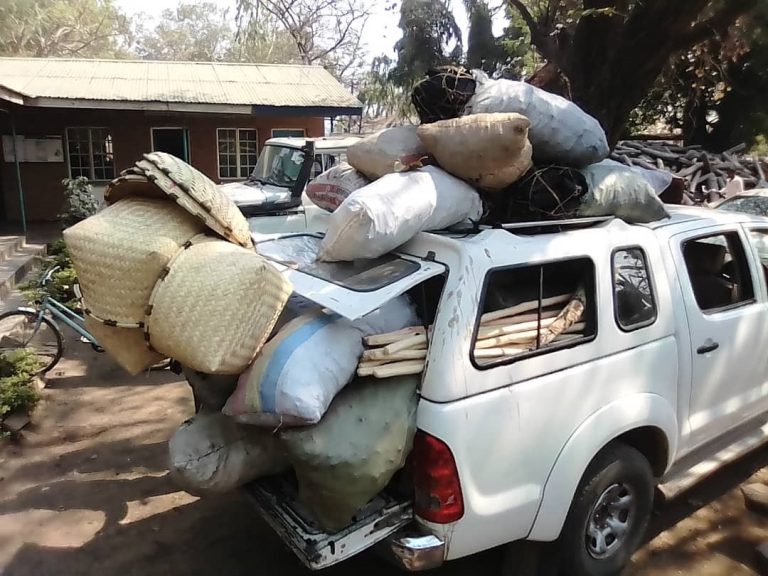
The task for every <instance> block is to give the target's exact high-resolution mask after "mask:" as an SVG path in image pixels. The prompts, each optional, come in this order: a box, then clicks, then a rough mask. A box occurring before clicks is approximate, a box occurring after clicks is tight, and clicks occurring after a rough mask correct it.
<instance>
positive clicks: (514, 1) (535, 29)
mask: <svg viewBox="0 0 768 576" xmlns="http://www.w3.org/2000/svg"><path fill="white" fill-rule="evenodd" d="M509 3H510V5H511V6H512V7H514V8H515V9H516V10H517V11H518V12H519V13H520V16H521V17H522V18H523V20H524V21H525V25H526V26H528V30H530V32H531V43H532V44H533V45H534V46H536V48H538V50H539V52H541V55H542V56H544V58H546V59H547V60H549V61H550V62H552V63H554V64H555V65H557V67H558V68H560V69H562V66H561V64H562V63H563V61H562V58H561V55H560V53H559V51H558V50H557V45H556V44H555V41H554V40H553V38H552V36H551V35H550V31H548V30H544V29H542V27H541V26H539V24H538V22H536V19H535V18H534V17H533V15H532V14H531V12H530V11H529V10H528V8H527V7H526V5H525V4H523V2H522V1H521V0H509Z"/></svg>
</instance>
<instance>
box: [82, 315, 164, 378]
mask: <svg viewBox="0 0 768 576" xmlns="http://www.w3.org/2000/svg"><path fill="white" fill-rule="evenodd" d="M85 328H86V329H87V330H88V331H89V332H90V333H91V334H93V335H94V336H95V337H96V340H98V342H99V345H100V346H101V347H102V348H104V351H105V352H106V353H107V354H109V355H110V356H111V357H112V359H114V360H115V362H117V363H118V364H120V366H122V367H123V368H124V369H125V370H126V371H127V372H128V373H130V374H132V375H136V374H139V373H141V372H143V371H144V370H147V369H148V368H149V367H150V366H154V365H155V364H157V363H158V362H162V361H163V360H164V359H165V356H163V355H162V354H159V353H158V352H155V351H154V350H150V348H149V346H148V345H147V341H146V340H145V339H144V331H143V330H142V329H141V328H118V327H114V326H107V325H106V324H103V323H101V322H99V321H98V320H96V319H95V318H92V317H91V316H88V315H87V314H86V316H85Z"/></svg>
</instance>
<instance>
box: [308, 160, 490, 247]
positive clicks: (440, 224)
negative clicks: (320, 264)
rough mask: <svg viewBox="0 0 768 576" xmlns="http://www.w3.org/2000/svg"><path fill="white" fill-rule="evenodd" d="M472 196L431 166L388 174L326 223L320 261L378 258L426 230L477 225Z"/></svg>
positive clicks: (476, 201) (478, 206)
mask: <svg viewBox="0 0 768 576" xmlns="http://www.w3.org/2000/svg"><path fill="white" fill-rule="evenodd" d="M482 213H483V205H482V202H481V200H480V197H479V196H478V194H477V192H476V191H475V190H474V188H472V187H471V186H470V185H469V184H467V183H466V182H463V181H461V180H459V179H458V178H455V177H453V176H451V175H450V174H448V173H447V172H445V171H444V170H441V169H440V168H438V167H436V166H425V167H424V168H419V169H418V170H414V171H412V172H402V173H399V174H388V175H387V176H384V177H383V178H380V179H378V180H377V181H375V182H373V183H372V184H369V185H368V186H366V187H364V188H360V189H359V190H357V191H355V192H353V193H352V194H350V196H349V197H348V198H347V199H346V200H344V202H343V203H342V204H341V206H339V207H338V208H337V209H336V211H335V212H334V213H333V214H331V215H330V216H329V217H328V229H327V232H326V235H325V238H324V239H323V242H322V244H321V246H320V254H319V259H320V260H326V261H351V260H356V259H358V258H377V257H379V256H381V255H383V254H386V253H387V252H391V251H392V250H394V249H395V248H397V247H398V246H400V245H401V244H404V243H405V242H408V240H410V239H411V238H413V237H414V236H415V235H416V234H418V233H419V232H421V231H425V230H441V229H444V228H447V227H448V226H452V225H454V224H457V223H459V222H463V221H465V220H467V219H471V220H478V219H479V218H480V216H481V215H482Z"/></svg>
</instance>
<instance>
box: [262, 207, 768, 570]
mask: <svg viewBox="0 0 768 576" xmlns="http://www.w3.org/2000/svg"><path fill="white" fill-rule="evenodd" d="M670 211H671V214H672V217H671V218H670V219H668V220H664V221H661V222H657V223H654V224H650V225H642V226H631V225H627V224H625V223H624V222H622V221H619V220H613V219H591V220H579V221H572V222H565V223H557V224H556V225H553V224H552V223H544V224H515V225H511V226H509V227H507V228H504V229H481V230H480V231H473V232H444V233H422V234H419V235H418V236H417V237H416V238H414V239H413V240H412V241H411V242H409V243H408V244H406V245H404V246H403V247H401V249H400V250H399V251H398V253H397V254H395V255H390V256H387V257H385V258H384V259H382V260H380V261H372V262H369V263H354V264H317V263H312V262H310V261H305V262H302V261H293V262H286V258H285V254H289V253H291V252H292V250H293V248H295V247H296V246H298V245H303V246H306V245H307V243H309V244H312V243H317V242H319V241H320V238H319V237H320V234H321V233H322V230H323V222H324V220H325V217H324V216H323V215H322V214H321V213H320V212H319V211H312V210H310V209H309V208H307V214H304V215H302V217H300V218H291V217H286V218H281V217H273V218H258V219H254V220H252V221H251V224H252V230H253V231H254V237H255V239H256V240H257V242H258V244H257V249H258V250H259V252H260V253H262V254H263V255H265V256H266V257H268V258H272V259H273V260H274V261H275V265H276V266H278V267H279V268H280V269H282V270H284V271H285V273H286V274H288V275H290V277H291V280H292V282H293V283H294V286H295V287H296V290H297V292H299V293H301V294H303V295H304V296H307V297H309V298H310V299H313V300H315V301H316V302H318V303H320V304H322V305H324V306H327V307H328V308H331V309H332V310H334V311H336V312H337V313H339V314H342V315H344V316H347V317H349V318H356V317H359V316H361V315H364V314H366V313H367V312H369V311H371V310H373V309H375V308H377V307H378V306H380V305H381V304H382V303H383V302H385V301H387V300H388V299H389V298H392V297H393V296H394V295H395V294H398V293H403V292H405V291H408V292H409V294H411V295H412V297H413V301H414V302H415V303H416V304H417V305H418V306H419V309H420V313H421V314H422V318H423V320H424V322H425V324H432V325H433V330H432V333H431V337H430V345H429V350H428V358H427V365H426V370H425V372H424V375H423V380H422V384H421V388H420V401H419V405H418V416H417V423H418V432H417V434H416V438H415V441H414V448H413V452H412V453H411V456H410V460H409V463H408V465H407V466H406V469H404V470H403V471H402V472H401V474H400V475H399V477H397V478H396V481H393V482H392V484H391V486H390V487H389V488H388V489H387V490H385V491H384V492H382V493H381V494H380V496H379V497H378V498H376V499H375V500H374V501H372V502H371V503H370V504H369V505H368V506H367V507H366V508H365V509H364V510H361V511H360V513H359V514H358V516H357V518H356V521H355V523H354V524H352V525H351V526H349V527H348V528H346V529H345V530H342V531H341V532H339V533H337V534H327V533H324V532H323V531H322V530H320V529H319V528H317V526H316V525H314V523H313V522H312V520H311V518H309V517H308V516H307V514H306V513H305V512H304V511H303V510H302V508H301V506H300V504H299V503H298V502H296V500H295V489H294V487H293V484H292V483H291V481H290V479H284V478H278V479H268V480H265V481H261V482H257V483H254V484H252V485H250V486H249V487H248V491H249V493H250V494H251V495H252V497H253V500H254V502H255V503H256V505H257V507H258V509H259V510H260V512H261V513H262V515H263V517H264V518H265V519H266V521H267V522H268V523H269V524H270V525H272V527H273V528H275V529H276V530H277V532H278V533H279V534H280V535H281V537H282V538H283V539H284V540H285V542H286V543H288V544H289V545H290V546H291V548H292V549H293V550H294V551H295V552H296V554H297V555H298V556H299V558H300V559H301V560H302V561H303V562H304V563H305V564H306V566H308V567H309V568H312V569H319V568H324V567H326V566H330V565H332V564H335V563H337V562H340V561H342V560H344V559H346V558H348V557H350V556H352V555H354V554H356V553H357V552H360V551H361V550H363V549H365V548H367V547H369V546H372V545H373V544H376V543H378V544H379V547H380V548H381V549H385V550H386V551H388V552H389V553H391V554H392V555H393V556H394V558H396V559H397V560H398V562H399V563H400V565H401V566H403V567H405V568H407V569H409V570H423V569H429V568H435V567H437V566H439V565H441V564H442V563H443V562H446V561H450V560H454V559H456V558H461V557H464V556H467V555H470V554H475V553H477V552H480V551H483V550H487V549H490V548H493V547H497V546H500V545H505V544H510V543H515V544H514V545H510V546H508V547H507V549H508V550H509V557H508V561H507V563H506V564H505V566H506V570H507V573H508V574H510V575H512V574H515V573H516V572H515V568H514V566H515V563H516V562H529V563H531V562H532V560H533V559H534V557H533V556H530V555H529V554H532V553H533V551H534V550H539V551H541V550H544V551H545V553H544V554H540V559H541V561H542V562H543V563H544V564H546V563H549V564H551V563H553V562H557V561H558V559H560V560H562V561H563V566H562V569H563V570H564V572H565V573H567V574H569V575H571V576H587V575H614V574H618V573H619V572H620V571H621V569H622V567H623V566H624V565H625V564H626V562H627V561H628V560H629V558H630V556H631V554H632V553H633V552H634V550H635V549H636V548H637V547H638V546H639V545H640V543H641V542H642V539H643V535H644V531H645V529H646V525H647V523H648V519H649V516H650V514H651V507H652V503H653V500H654V489H655V487H658V489H659V490H658V492H659V493H661V494H663V495H664V496H666V497H673V496H675V495H677V494H679V493H680V492H682V491H683V490H686V489H687V488H689V487H690V486H691V485H693V484H694V483H695V482H697V481H698V480H700V479H702V478H703V477H705V476H707V475H709V474H710V473H712V472H713V471H714V470H715V469H717V468H719V467H721V466H723V465H724V464H726V463H728V462H730V461H732V460H734V459H735V458H737V457H739V456H741V455H743V454H745V453H746V452H748V451H749V450H751V449H753V448H755V447H756V446H758V445H759V444H761V443H763V442H764V441H765V440H766V438H768V415H767V413H768V354H766V350H768V285H767V282H766V273H767V270H768V268H767V267H766V264H768V262H764V261H761V258H760V254H759V253H758V251H757V249H756V248H755V246H756V244H757V243H759V242H762V241H763V240H764V239H765V237H766V236H768V219H764V218H758V217H753V216H749V215H745V214H736V213H727V212H724V211H715V210H706V209H698V208H672V209H671V210H670ZM294 252H295V251H294ZM299 260H301V259H300V258H299ZM579 289H583V290H584V294H585V296H586V307H585V312H584V316H583V319H582V322H581V328H580V330H579V331H578V332H577V333H575V334H572V335H571V336H570V337H568V338H566V339H563V340H556V341H554V342H553V343H551V344H547V345H541V346H534V348H533V349H531V350H529V351H525V352H522V353H517V354H512V355H501V356H497V357H492V355H488V354H486V353H483V354H481V353H479V352H478V351H479V350H481V349H480V348H478V347H477V346H476V341H477V338H478V333H479V331H480V329H479V326H480V322H481V317H482V316H483V314H485V313H488V312H493V311H496V310H499V309H503V308H506V307H512V306H515V305H518V304H520V303H529V304H530V303H531V302H533V303H534V305H533V306H532V307H531V306H528V308H529V309H530V310H531V311H532V312H531V317H532V318H534V319H536V318H538V322H541V321H542V317H543V316H542V313H541V311H542V310H543V309H544V308H545V307H546V305H547V302H548V301H550V300H548V299H550V298H552V297H556V296H558V295H562V294H572V293H574V292H575V291H577V290H579ZM521 543H548V544H540V545H527V544H526V545H521ZM529 568H530V566H529ZM542 570H543V568H542ZM527 573H535V571H534V572H527Z"/></svg>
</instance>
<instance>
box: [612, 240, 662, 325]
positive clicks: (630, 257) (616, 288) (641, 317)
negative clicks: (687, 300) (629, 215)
mask: <svg viewBox="0 0 768 576" xmlns="http://www.w3.org/2000/svg"><path fill="white" fill-rule="evenodd" d="M613 295H614V307H615V312H616V322H617V323H618V325H619V327H620V328H621V329H622V330H624V331H627V332H630V331H632V330H637V329H638V328H643V327H644V326H650V325H651V324H653V323H654V322H655V320H656V301H655V300H654V297H653V287H652V286H651V278H650V274H649V273H648V263H647V262H646V259H645V252H643V251H642V249H640V248H622V249H620V250H616V251H615V252H614V253H613Z"/></svg>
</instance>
